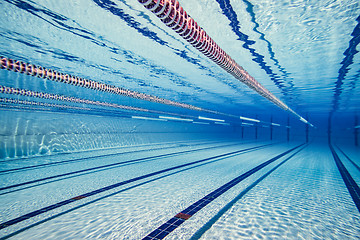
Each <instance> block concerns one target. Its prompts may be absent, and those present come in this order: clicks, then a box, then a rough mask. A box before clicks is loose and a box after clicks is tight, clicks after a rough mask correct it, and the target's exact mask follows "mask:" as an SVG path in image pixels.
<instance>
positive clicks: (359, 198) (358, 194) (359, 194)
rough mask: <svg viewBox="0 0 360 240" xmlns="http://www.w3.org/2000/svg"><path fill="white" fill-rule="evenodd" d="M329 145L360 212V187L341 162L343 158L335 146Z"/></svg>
mask: <svg viewBox="0 0 360 240" xmlns="http://www.w3.org/2000/svg"><path fill="white" fill-rule="evenodd" d="M329 147H330V150H331V153H332V155H333V157H334V160H335V163H336V166H337V168H338V169H339V172H340V174H341V177H342V179H343V181H344V183H345V185H346V187H347V189H348V191H349V193H350V195H351V197H352V199H353V201H354V203H355V205H356V207H357V209H358V210H359V212H360V188H359V186H358V185H357V184H356V182H355V180H354V179H353V178H352V177H351V175H350V173H349V172H348V170H347V169H346V168H345V166H344V164H343V163H342V162H341V160H340V158H339V156H338V155H337V153H336V152H335V149H334V148H333V146H332V145H331V144H329Z"/></svg>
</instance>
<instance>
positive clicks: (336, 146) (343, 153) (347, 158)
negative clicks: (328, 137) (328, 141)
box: [336, 146, 360, 171]
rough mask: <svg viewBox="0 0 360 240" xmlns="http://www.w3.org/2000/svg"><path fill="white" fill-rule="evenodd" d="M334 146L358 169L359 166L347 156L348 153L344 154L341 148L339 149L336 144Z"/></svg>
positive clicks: (359, 168)
mask: <svg viewBox="0 0 360 240" xmlns="http://www.w3.org/2000/svg"><path fill="white" fill-rule="evenodd" d="M336 147H337V149H339V151H340V152H341V153H342V154H343V155H344V156H345V157H346V158H347V160H349V161H350V162H351V163H352V164H353V165H354V166H355V167H356V168H357V170H359V171H360V167H359V166H358V165H357V164H356V163H355V162H354V161H353V160H351V159H350V158H349V157H348V155H346V154H345V153H344V152H343V150H341V149H340V148H339V147H338V146H336Z"/></svg>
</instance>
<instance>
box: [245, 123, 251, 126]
mask: <svg viewBox="0 0 360 240" xmlns="http://www.w3.org/2000/svg"><path fill="white" fill-rule="evenodd" d="M242 125H247V126H254V124H253V123H242Z"/></svg>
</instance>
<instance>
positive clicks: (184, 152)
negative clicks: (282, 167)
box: [0, 143, 270, 195]
mask: <svg viewBox="0 0 360 240" xmlns="http://www.w3.org/2000/svg"><path fill="white" fill-rule="evenodd" d="M235 145H242V143H236V144H229V145H221V146H216V147H205V148H200V149H192V150H185V151H180V152H175V153H166V154H160V155H156V156H150V157H143V158H138V159H133V160H128V161H123V162H118V163H112V164H107V165H103V166H98V167H92V168H87V169H82V170H78V171H74V172H68V173H63V174H58V175H54V176H49V177H45V178H40V179H35V180H31V181H27V182H23V183H18V184H13V185H10V186H6V187H0V191H3V190H7V189H12V188H16V187H21V186H25V185H29V184H33V183H37V182H42V181H46V180H51V179H54V178H60V177H65V176H70V175H75V174H80V175H83V174H86V173H88V174H90V173H93V172H97V171H101V170H108V169H112V168H114V167H118V166H122V165H129V164H135V163H138V162H143V161H149V160H151V159H157V158H162V157H170V156H176V155H181V154H186V153H191V152H196V151H201V150H208V149H213V148H221V147H228V146H235ZM268 145H270V144H268ZM113 155H117V154H112V155H111V156H113ZM75 176H78V175H75ZM61 180H62V179H61ZM33 186H37V185H33ZM19 190H22V189H19ZM14 191H16V190H14ZM14 191H11V192H14ZM7 193H9V192H5V193H1V194H0V195H4V194H7Z"/></svg>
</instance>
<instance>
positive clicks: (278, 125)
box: [271, 123, 280, 127]
mask: <svg viewBox="0 0 360 240" xmlns="http://www.w3.org/2000/svg"><path fill="white" fill-rule="evenodd" d="M271 125H273V126H277V127H280V124H278V123H271Z"/></svg>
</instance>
